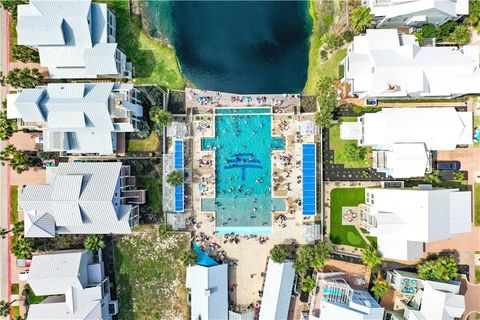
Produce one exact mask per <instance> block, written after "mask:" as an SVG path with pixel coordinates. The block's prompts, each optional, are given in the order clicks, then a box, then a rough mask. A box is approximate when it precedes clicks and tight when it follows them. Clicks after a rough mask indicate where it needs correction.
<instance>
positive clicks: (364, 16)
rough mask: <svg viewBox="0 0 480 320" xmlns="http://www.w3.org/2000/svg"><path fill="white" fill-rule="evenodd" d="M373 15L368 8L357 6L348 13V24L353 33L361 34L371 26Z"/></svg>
mask: <svg viewBox="0 0 480 320" xmlns="http://www.w3.org/2000/svg"><path fill="white" fill-rule="evenodd" d="M372 18H373V15H372V14H371V13H370V8H368V7H364V6H358V7H356V8H355V9H353V10H352V12H351V13H350V22H351V24H352V28H353V29H354V30H355V31H358V32H363V31H365V29H367V28H368V27H370V25H371V24H372Z"/></svg>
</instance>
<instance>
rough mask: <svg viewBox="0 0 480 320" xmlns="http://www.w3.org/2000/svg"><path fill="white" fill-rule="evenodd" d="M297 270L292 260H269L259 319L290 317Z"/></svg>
mask: <svg viewBox="0 0 480 320" xmlns="http://www.w3.org/2000/svg"><path fill="white" fill-rule="evenodd" d="M294 279H295V270H294V269H293V262H292V261H285V262H284V263H276V262H273V260H272V259H269V260H268V266H267V275H266V276H265V285H264V288H263V297H262V303H261V305H260V315H259V317H258V319H259V320H272V319H275V320H277V319H278V320H283V319H287V317H288V310H289V308H290V299H291V297H292V288H293V281H294Z"/></svg>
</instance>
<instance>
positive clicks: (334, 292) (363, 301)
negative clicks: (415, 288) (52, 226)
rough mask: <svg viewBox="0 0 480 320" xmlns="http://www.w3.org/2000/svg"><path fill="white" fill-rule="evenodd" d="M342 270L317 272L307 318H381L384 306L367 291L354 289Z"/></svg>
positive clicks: (362, 319)
mask: <svg viewBox="0 0 480 320" xmlns="http://www.w3.org/2000/svg"><path fill="white" fill-rule="evenodd" d="M342 275H343V273H342V272H330V273H317V275H316V280H317V287H316V288H315V289H314V290H313V292H312V293H311V294H310V295H311V299H310V308H309V314H308V320H344V319H348V320H382V319H383V312H384V309H383V308H382V307H381V306H380V305H379V304H378V303H377V301H375V299H374V298H373V297H372V296H371V295H370V294H369V293H368V292H366V291H361V290H356V289H353V288H352V287H351V286H350V285H349V284H348V283H347V281H345V279H343V277H342Z"/></svg>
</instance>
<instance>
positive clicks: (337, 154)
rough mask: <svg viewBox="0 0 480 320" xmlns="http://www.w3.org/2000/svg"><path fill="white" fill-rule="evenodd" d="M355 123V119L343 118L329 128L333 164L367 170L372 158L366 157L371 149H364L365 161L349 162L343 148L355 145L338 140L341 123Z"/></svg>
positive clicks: (352, 142)
mask: <svg viewBox="0 0 480 320" xmlns="http://www.w3.org/2000/svg"><path fill="white" fill-rule="evenodd" d="M347 121H348V122H353V121H357V118H355V117H343V118H341V119H340V121H339V122H338V123H336V124H335V125H334V126H333V127H331V128H330V131H329V132H330V148H331V149H332V150H333V156H334V160H333V161H334V162H335V163H336V164H343V165H344V166H345V167H346V168H369V167H371V166H372V158H371V157H370V156H368V154H369V153H370V152H372V148H371V147H366V151H367V156H366V159H365V160H359V161H351V160H349V159H348V158H347V156H346V154H345V146H347V145H348V144H356V142H355V141H347V140H342V139H340V124H341V122H347Z"/></svg>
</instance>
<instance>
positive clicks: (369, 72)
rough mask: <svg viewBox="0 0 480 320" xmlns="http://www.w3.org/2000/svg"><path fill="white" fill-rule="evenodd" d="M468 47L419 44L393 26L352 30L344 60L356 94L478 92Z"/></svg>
mask: <svg viewBox="0 0 480 320" xmlns="http://www.w3.org/2000/svg"><path fill="white" fill-rule="evenodd" d="M471 51H472V50H471V49H468V50H467V54H464V51H463V50H461V49H457V48H456V47H420V46H419V45H418V44H416V43H414V36H413V35H403V36H399V35H398V33H397V30H396V29H384V30H381V29H376V30H367V32H366V34H365V35H360V36H356V37H355V38H354V41H353V44H352V45H351V47H350V49H349V52H348V55H347V57H346V60H345V62H346V63H345V67H346V68H345V70H346V76H345V78H346V79H347V80H353V82H352V84H353V88H352V90H353V92H354V93H355V94H357V95H359V97H361V98H364V97H406V96H413V97H417V96H425V97H427V96H433V97H437V96H447V97H448V96H454V95H462V94H469V93H480V69H479V68H478V58H474V57H472V56H471V55H470V54H471Z"/></svg>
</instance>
